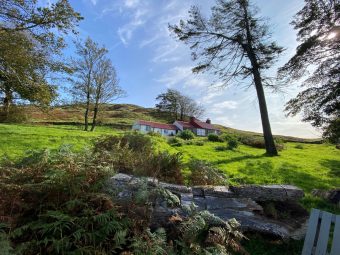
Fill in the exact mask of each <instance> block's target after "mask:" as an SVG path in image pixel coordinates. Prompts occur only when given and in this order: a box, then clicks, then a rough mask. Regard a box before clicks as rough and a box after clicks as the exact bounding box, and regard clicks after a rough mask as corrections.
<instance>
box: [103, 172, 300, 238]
mask: <svg viewBox="0 0 340 255" xmlns="http://www.w3.org/2000/svg"><path fill="white" fill-rule="evenodd" d="M142 182H144V183H146V185H147V187H148V188H149V189H154V188H156V187H161V188H163V189H165V190H168V191H170V192H171V193H173V194H175V195H176V196H177V197H178V199H179V201H180V205H178V206H177V207H175V208H173V207H168V206H167V205H166V203H164V202H157V203H155V204H154V205H153V208H152V219H151V222H152V225H153V227H159V226H162V224H165V222H166V221H167V219H168V218H169V217H171V216H173V215H176V214H178V215H184V214H185V211H184V210H183V208H184V207H185V206H192V205H193V203H194V204H195V206H196V209H197V210H207V211H209V212H210V213H213V214H214V215H215V216H218V217H220V218H221V219H222V220H225V221H226V220H229V219H231V218H235V219H236V220H237V221H239V222H240V223H241V228H242V230H244V231H256V232H261V233H265V234H271V235H275V236H279V237H281V238H284V239H286V238H294V239H301V238H302V237H303V235H304V232H305V228H306V220H307V214H303V215H302V216H296V217H294V218H289V219H286V220H278V219H273V218H270V217H267V216H266V213H265V212H264V208H263V206H261V204H265V203H267V202H270V203H280V204H281V205H282V204H283V205H285V203H287V205H288V204H289V205H291V204H292V203H293V204H295V205H297V206H299V205H298V204H297V201H298V200H299V199H301V198H302V197H303V196H304V192H303V191H302V190H301V189H299V188H297V187H295V186H292V185H243V186H237V187H236V186H231V187H225V186H195V187H187V186H182V185H174V184H169V183H164V182H159V181H158V180H157V179H154V178H142V179H141V178H138V177H134V176H130V175H126V174H121V173H120V174H117V175H115V176H113V177H112V178H111V179H110V181H109V184H108V188H109V189H110V190H111V191H112V190H113V191H115V192H116V196H117V198H118V200H124V201H126V200H128V199H131V198H132V197H134V196H135V195H136V192H138V187H139V186H140V185H139V184H140V183H142Z"/></svg>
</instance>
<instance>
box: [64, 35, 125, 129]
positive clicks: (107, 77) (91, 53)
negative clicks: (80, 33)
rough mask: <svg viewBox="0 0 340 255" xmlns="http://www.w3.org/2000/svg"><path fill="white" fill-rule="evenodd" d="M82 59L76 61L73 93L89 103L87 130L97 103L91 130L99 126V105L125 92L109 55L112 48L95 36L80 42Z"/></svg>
mask: <svg viewBox="0 0 340 255" xmlns="http://www.w3.org/2000/svg"><path fill="white" fill-rule="evenodd" d="M76 47H77V54H78V58H77V59H73V60H72V66H73V74H72V77H71V78H70V80H71V81H72V83H73V87H72V93H73V95H74V96H75V99H76V101H78V102H85V114H84V119H85V120H84V122H85V131H87V130H88V126H89V123H88V119H89V113H90V106H91V104H92V103H94V115H93V121H92V127H91V131H93V130H94V128H95V126H96V119H97V114H98V110H99V104H100V103H105V102H108V101H110V100H114V99H116V98H118V97H120V96H122V95H123V94H124V92H123V90H122V89H121V88H120V87H119V86H118V79H117V75H116V71H115V69H114V67H113V66H112V63H111V60H110V59H108V58H107V57H106V54H107V53H108V50H107V49H106V48H105V47H103V46H99V45H98V43H96V42H94V41H93V40H92V39H91V38H87V39H86V41H85V42H84V43H82V42H78V43H77V44H76Z"/></svg>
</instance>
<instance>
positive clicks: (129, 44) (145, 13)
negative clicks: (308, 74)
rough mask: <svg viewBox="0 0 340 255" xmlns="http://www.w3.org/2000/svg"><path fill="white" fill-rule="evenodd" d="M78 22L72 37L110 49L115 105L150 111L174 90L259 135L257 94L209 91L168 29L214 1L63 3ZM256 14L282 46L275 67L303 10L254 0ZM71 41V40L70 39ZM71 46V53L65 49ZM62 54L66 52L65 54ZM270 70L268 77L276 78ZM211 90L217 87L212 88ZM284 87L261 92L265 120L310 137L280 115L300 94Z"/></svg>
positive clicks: (220, 119)
mask: <svg viewBox="0 0 340 255" xmlns="http://www.w3.org/2000/svg"><path fill="white" fill-rule="evenodd" d="M70 2H71V4H72V6H73V7H74V9H75V10H77V11H79V12H80V13H81V14H82V15H83V17H84V18H85V19H84V21H82V22H81V23H80V26H79V36H80V37H81V38H86V37H87V36H90V37H91V38H92V39H93V40H95V41H97V42H98V43H100V44H103V45H105V46H106V48H108V50H109V56H110V58H111V60H112V62H113V64H114V65H115V67H116V70H117V73H118V76H119V79H120V85H121V86H122V87H123V89H125V90H126V91H127V94H128V96H127V97H125V98H123V99H119V100H118V101H117V102H120V103H131V104H137V105H141V106H144V107H153V106H154V105H155V98H156V96H157V95H158V94H159V93H161V92H164V91H165V90H166V89H167V88H175V89H178V90H179V91H181V92H183V93H184V94H186V95H189V96H190V97H192V98H194V99H195V100H196V101H197V102H199V103H201V104H202V105H203V106H204V107H205V109H206V112H205V116H204V117H203V118H206V117H209V118H210V119H211V120H212V122H213V123H219V124H223V125H226V126H229V127H233V128H238V129H243V130H251V131H259V132H261V131H262V127H261V121H260V115H259V109H258V103H257V100H256V93H255V90H254V89H253V88H250V89H248V90H245V89H244V88H242V87H240V86H237V84H233V85H231V86H229V87H227V88H224V89H221V88H220V89H216V88H213V87H212V86H211V84H212V82H213V81H214V80H215V78H214V77H212V76H210V75H209V74H206V75H194V74H192V73H191V68H192V67H193V66H194V63H193V62H192V61H191V58H190V50H189V48H188V47H187V46H186V45H184V44H183V43H181V42H178V41H176V40H175V38H174V37H173V36H171V35H170V33H169V31H168V24H169V23H171V24H174V23H178V22H179V20H180V19H185V18H186V17H187V16H188V14H187V11H188V9H189V7H190V6H191V5H193V4H195V5H198V6H200V7H201V9H202V10H203V11H204V13H207V14H209V11H210V6H211V5H212V4H214V1H204V0H201V1H199V0H70ZM253 3H255V4H256V5H257V6H258V7H259V8H260V15H261V16H265V17H268V18H269V22H270V23H271V24H272V26H271V31H272V32H273V39H274V40H276V41H277V42H278V43H279V44H280V45H281V46H284V47H285V48H287V50H286V52H285V53H284V54H283V55H282V57H281V58H280V61H279V62H278V66H279V65H282V64H283V63H285V61H287V60H288V59H289V57H290V56H292V54H293V53H294V51H295V48H296V45H297V42H296V40H295V31H294V30H293V29H292V27H291V25H289V22H290V21H291V19H292V16H293V15H294V14H295V13H296V12H297V11H298V10H299V9H300V8H301V7H302V6H303V0H286V1H282V0H271V1H268V0H255V1H253ZM70 39H71V38H70ZM71 49H72V48H71ZM67 52H68V53H67V54H69V53H70V52H71V50H70V49H69V50H68V51H67ZM275 68H276V67H273V68H272V70H271V71H270V72H272V73H273V74H275ZM215 85H216V84H215ZM299 89H300V88H299V87H298V84H291V85H290V86H287V87H286V88H285V89H284V93H280V94H273V93H271V92H270V91H267V92H266V95H267V104H268V109H269V117H270V120H271V124H272V130H273V133H274V134H283V135H294V136H300V137H316V136H319V135H320V133H319V132H318V131H317V130H315V129H313V128H312V127H311V126H310V125H309V124H308V123H303V122H301V121H299V117H294V118H287V117H285V115H284V113H283V109H284V103H285V102H286V101H288V100H289V99H290V98H292V97H293V96H294V95H296V93H297V92H298V91H299Z"/></svg>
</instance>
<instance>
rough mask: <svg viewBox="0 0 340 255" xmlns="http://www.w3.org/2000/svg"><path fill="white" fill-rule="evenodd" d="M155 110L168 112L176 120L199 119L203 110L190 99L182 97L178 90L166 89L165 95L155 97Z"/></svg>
mask: <svg viewBox="0 0 340 255" xmlns="http://www.w3.org/2000/svg"><path fill="white" fill-rule="evenodd" d="M156 100H158V101H159V102H158V103H157V104H156V108H157V109H158V110H160V111H164V112H169V113H170V114H171V115H172V117H173V118H174V119H175V120H177V119H179V120H184V118H185V117H191V116H192V117H200V116H201V115H202V114H203V112H204V109H203V107H202V106H200V105H199V104H197V103H196V102H195V100H193V99H192V98H190V97H188V96H186V95H183V94H182V93H180V92H179V91H178V90H175V89H168V90H167V91H166V92H165V93H161V94H159V95H158V96H157V98H156Z"/></svg>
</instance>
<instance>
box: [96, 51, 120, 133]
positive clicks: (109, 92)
mask: <svg viewBox="0 0 340 255" xmlns="http://www.w3.org/2000/svg"><path fill="white" fill-rule="evenodd" d="M93 80H94V110H93V111H94V112H93V120H92V127H91V131H93V130H94V128H95V127H96V124H97V114H98V111H99V105H100V104H102V103H106V102H110V101H113V100H116V99H118V98H119V97H122V96H124V95H125V92H124V91H123V90H122V89H121V87H119V85H118V83H119V81H118V78H117V74H116V70H115V68H114V67H113V66H112V62H111V60H110V59H108V58H105V57H103V58H102V59H100V60H99V61H98V64H97V66H96V68H95V69H94V72H93Z"/></svg>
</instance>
